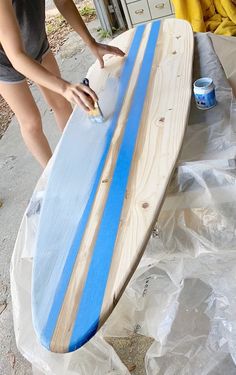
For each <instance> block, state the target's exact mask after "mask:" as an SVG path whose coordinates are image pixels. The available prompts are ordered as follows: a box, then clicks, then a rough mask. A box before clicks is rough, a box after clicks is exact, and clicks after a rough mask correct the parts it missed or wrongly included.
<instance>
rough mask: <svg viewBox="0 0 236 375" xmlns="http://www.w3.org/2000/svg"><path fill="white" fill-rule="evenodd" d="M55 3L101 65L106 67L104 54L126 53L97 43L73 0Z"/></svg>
mask: <svg viewBox="0 0 236 375" xmlns="http://www.w3.org/2000/svg"><path fill="white" fill-rule="evenodd" d="M54 3H55V5H56V7H57V9H58V10H59V12H60V13H61V14H62V15H63V17H64V18H65V19H66V20H67V22H68V23H69V24H70V25H71V26H72V27H73V29H74V30H75V31H76V32H77V33H78V34H79V35H80V37H81V38H82V39H83V41H84V42H85V43H86V44H87V45H88V47H89V48H90V49H91V51H92V53H93V54H94V55H95V56H96V57H97V59H98V60H99V62H100V65H101V67H102V68H103V67H104V61H103V56H104V55H106V54H112V55H117V56H121V57H123V56H124V55H125V54H124V52H122V51H121V50H120V49H119V48H117V47H112V46H108V45H106V44H101V43H97V42H96V41H95V39H94V38H93V37H92V36H91V34H90V33H89V31H88V29H87V27H86V25H85V23H84V21H83V19H82V18H81V16H80V14H79V11H78V9H77V8H76V6H75V4H74V2H73V0H54Z"/></svg>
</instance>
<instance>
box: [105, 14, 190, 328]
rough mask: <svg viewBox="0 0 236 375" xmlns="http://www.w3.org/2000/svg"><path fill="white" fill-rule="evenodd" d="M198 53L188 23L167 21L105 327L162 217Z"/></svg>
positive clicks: (107, 296) (137, 152) (128, 198)
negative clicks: (194, 51)
mask: <svg viewBox="0 0 236 375" xmlns="http://www.w3.org/2000/svg"><path fill="white" fill-rule="evenodd" d="M192 51H193V36H192V31H191V30H190V27H189V25H188V23H185V22H179V21H177V20H176V21H175V22H174V21H173V20H171V22H168V21H165V22H164V23H163V24H162V28H161V30H160V36H159V41H158V46H157V51H156V55H155V59H154V65H153V71H152V74H151V78H150V85H149V89H148V95H147V100H146V103H145V107H144V112H143V116H142V124H141V127H140V132H139V137H138V141H137V145H136V150H135V153H134V158H133V164H132V173H131V175H130V178H129V183H128V188H127V196H126V200H125V204H124V207H123V210H122V215H121V221H120V227H119V231H118V235H117V242H116V245H115V251H114V256H113V259H112V264H111V268H110V273H109V278H108V283H107V288H106V292H105V296H104V300H103V306H102V310H101V311H102V312H101V320H100V326H101V325H102V324H103V323H104V321H105V320H106V319H107V317H108V315H109V314H110V313H111V311H112V310H113V308H114V306H115V304H116V301H117V300H119V297H120V295H121V294H122V292H123V290H124V288H125V287H126V285H127V284H128V281H129V280H130V277H131V276H132V275H133V272H134V271H135V269H136V267H137V265H138V262H139V261H140V257H141V255H142V253H143V251H144V249H145V246H146V243H147V241H148V239H149V237H150V234H151V230H152V227H153V226H154V224H155V221H156V218H157V216H158V214H159V211H160V208H161V204H162V201H163V198H164V195H165V191H166V183H167V182H168V180H170V177H171V173H172V171H173V169H174V166H175V162H176V158H177V156H178V154H179V151H180V146H181V144H182V140H183V136H184V133H185V125H186V122H187V119H188V110H186V111H184V110H183V109H184V108H186V109H187V108H189V102H190V98H191V78H192V77H191V74H192ZM173 60H174V62H173ZM157 67H158V68H157ZM176 124H178V126H176ZM157 160H158V164H157ZM158 202H159V204H158ZM144 233H146V236H144ZM129 276H130V277H129ZM112 301H113V303H112Z"/></svg>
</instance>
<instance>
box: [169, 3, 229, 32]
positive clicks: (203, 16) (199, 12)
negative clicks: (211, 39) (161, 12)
mask: <svg viewBox="0 0 236 375" xmlns="http://www.w3.org/2000/svg"><path fill="white" fill-rule="evenodd" d="M172 1H173V3H174V6H175V13H176V18H182V19H185V20H187V21H189V22H190V23H191V24H192V28H193V31H196V32H206V31H211V32H213V33H215V34H221V35H235V36H236V5H235V4H234V3H233V0H172Z"/></svg>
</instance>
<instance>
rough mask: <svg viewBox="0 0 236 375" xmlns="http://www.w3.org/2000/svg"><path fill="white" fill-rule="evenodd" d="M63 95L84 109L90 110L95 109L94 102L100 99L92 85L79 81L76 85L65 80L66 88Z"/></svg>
mask: <svg viewBox="0 0 236 375" xmlns="http://www.w3.org/2000/svg"><path fill="white" fill-rule="evenodd" d="M62 95H63V96H64V97H65V98H66V99H67V100H68V101H69V102H70V103H73V104H77V105H78V106H79V107H81V108H82V109H83V110H84V111H86V112H88V111H89V110H91V109H94V103H95V102H97V101H98V97H97V95H96V94H95V92H94V91H93V90H91V88H90V87H88V86H86V85H84V84H82V83H78V84H76V85H74V84H72V83H69V82H65V88H64V90H63V92H62Z"/></svg>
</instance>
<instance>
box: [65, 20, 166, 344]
mask: <svg viewBox="0 0 236 375" xmlns="http://www.w3.org/2000/svg"><path fill="white" fill-rule="evenodd" d="M159 28H160V22H155V23H153V24H152V28H151V31H150V35H149V39H148V42H147V46H146V50H145V54H144V58H143V61H142V66H141V70H140V74H139V78H138V82H137V85H136V88H135V92H134V96H133V99H132V104H131V110H130V113H129V116H128V119H127V123H126V128H125V132H124V136H123V140H122V143H121V146H120V150H119V154H118V158H117V163H116V167H115V171H114V175H113V178H112V183H111V187H110V191H109V194H108V198H107V202H106V206H105V209H104V212H103V216H102V220H101V224H100V228H99V232H98V236H97V240H96V243H95V246H94V251H93V257H92V260H91V263H90V268H89V271H88V275H87V279H86V283H85V286H84V289H83V293H82V297H81V300H80V305H79V307H78V312H77V317H76V321H75V325H74V329H73V333H72V336H71V341H70V346H69V351H73V350H75V349H77V348H79V347H80V346H81V345H83V344H84V343H85V342H86V341H88V340H89V339H90V338H91V337H92V336H93V335H94V334H95V333H96V331H97V328H98V324H99V316H100V312H101V307H102V303H103V298H104V293H105V290H106V285H107V280H108V275H109V270H110V266H111V261H112V256H113V250H114V245H115V241H116V236H117V230H118V227H119V222H120V216H121V211H122V207H123V202H124V198H125V193H126V188H127V183H128V178H129V174H130V169H131V164H132V158H133V153H134V150H135V144H136V139H137V136H138V130H139V125H140V123H141V118H142V112H143V106H144V103H145V97H146V93H147V88H148V84H149V80H150V73H151V69H152V64H153V58H154V54H155V47H156V43H157V39H158V35H159Z"/></svg>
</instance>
